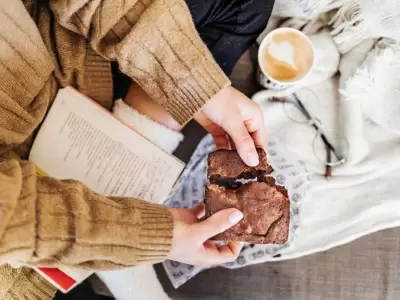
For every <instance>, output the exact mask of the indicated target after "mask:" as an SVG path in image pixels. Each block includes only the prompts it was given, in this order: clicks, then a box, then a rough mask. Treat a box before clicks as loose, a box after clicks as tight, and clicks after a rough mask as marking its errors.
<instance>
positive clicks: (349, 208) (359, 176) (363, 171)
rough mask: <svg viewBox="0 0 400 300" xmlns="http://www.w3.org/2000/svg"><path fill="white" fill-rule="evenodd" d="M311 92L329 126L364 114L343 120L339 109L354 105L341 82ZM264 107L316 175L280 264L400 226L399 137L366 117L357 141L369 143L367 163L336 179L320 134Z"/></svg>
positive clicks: (270, 123) (275, 130) (276, 108)
mask: <svg viewBox="0 0 400 300" xmlns="http://www.w3.org/2000/svg"><path fill="white" fill-rule="evenodd" d="M311 89H312V90H313V91H314V92H315V94H317V95H318V97H319V101H320V107H321V108H320V110H319V112H318V117H319V118H320V120H321V121H322V122H323V123H324V125H325V127H326V128H342V126H339V125H343V124H340V123H341V122H346V118H351V112H352V111H353V112H354V117H355V118H357V117H358V116H359V115H360V114H359V112H358V111H357V110H349V111H350V115H346V118H343V119H340V118H337V117H338V115H339V116H340V114H338V112H339V111H340V110H339V109H340V107H339V106H340V105H341V104H342V105H348V103H346V102H342V103H341V102H340V100H339V99H340V95H339V92H338V79H337V78H333V79H330V80H328V81H326V82H324V83H323V84H319V85H318V86H314V87H311ZM300 95H301V93H300ZM300 98H301V97H300ZM302 100H304V102H305V103H306V102H307V100H306V99H302ZM262 108H263V110H264V115H265V120H266V127H267V130H268V132H269V135H270V136H275V135H277V136H279V138H280V139H281V140H283V141H284V142H285V144H286V145H287V146H288V148H289V149H290V150H291V151H293V152H295V153H297V154H298V155H299V156H300V157H301V158H302V159H303V160H304V161H305V162H306V165H307V167H308V169H309V170H310V171H312V172H313V173H314V176H313V181H312V187H311V194H312V196H311V197H310V198H309V200H307V201H305V202H303V203H302V215H301V227H300V229H299V234H298V237H297V239H296V240H295V241H294V242H293V244H292V247H291V248H288V249H285V250H283V251H282V252H281V254H282V256H281V257H279V258H276V259H277V260H283V259H290V258H295V257H299V256H302V255H306V254H311V253H315V252H318V251H324V250H327V249H329V248H332V247H335V246H338V245H341V244H344V243H347V242H350V241H352V240H354V239H356V238H358V237H361V236H363V235H366V234H369V233H372V232H374V231H377V230H381V229H385V228H391V227H395V226H400V196H399V195H400V192H399V189H398V184H399V182H400V137H399V136H398V135H397V134H395V133H393V132H392V131H390V130H387V129H385V128H383V127H381V126H380V125H377V124H375V123H373V122H372V121H370V120H369V119H367V118H366V117H365V116H364V117H363V119H362V129H363V130H362V132H361V133H362V134H363V136H361V137H357V138H360V139H362V140H363V142H364V143H365V145H366V148H364V149H363V151H362V152H360V155H363V157H364V159H363V160H361V161H359V162H357V163H349V164H345V165H343V166H341V167H338V168H335V169H334V171H333V177H332V178H331V179H329V180H326V179H325V178H324V177H323V173H324V165H323V164H321V163H320V162H319V161H318V159H317V158H316V157H315V155H314V154H313V151H312V143H313V139H314V136H315V132H314V130H312V129H311V128H309V127H308V125H303V124H297V123H294V122H293V121H291V120H290V119H288V118H287V116H286V114H285V112H284V110H283V106H282V104H279V103H270V102H264V103H263V104H262ZM361 116H362V115H361ZM349 124H351V123H349ZM349 143H350V148H351V147H352V146H353V145H354V144H353V140H352V139H351V136H350V137H349ZM355 146H357V145H355Z"/></svg>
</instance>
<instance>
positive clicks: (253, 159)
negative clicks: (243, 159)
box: [247, 152, 259, 167]
mask: <svg viewBox="0 0 400 300" xmlns="http://www.w3.org/2000/svg"><path fill="white" fill-rule="evenodd" d="M258 163H259V160H258V154H257V152H250V153H249V154H247V164H248V165H249V166H252V167H255V166H257V165H258Z"/></svg>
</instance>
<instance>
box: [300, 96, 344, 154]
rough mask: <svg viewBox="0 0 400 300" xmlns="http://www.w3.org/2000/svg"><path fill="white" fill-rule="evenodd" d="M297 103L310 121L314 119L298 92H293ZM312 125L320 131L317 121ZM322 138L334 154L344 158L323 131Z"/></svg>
mask: <svg viewBox="0 0 400 300" xmlns="http://www.w3.org/2000/svg"><path fill="white" fill-rule="evenodd" d="M293 96H294V98H295V100H296V102H297V105H298V106H299V109H300V110H301V112H302V113H303V114H304V116H305V117H306V118H307V120H308V121H312V120H313V118H312V117H311V114H310V113H309V112H308V110H307V109H306V108H305V106H304V105H303V103H302V102H301V101H300V99H299V98H298V97H297V95H296V94H293ZM311 126H312V127H314V128H315V130H317V131H320V128H319V126H318V125H317V124H315V122H313V123H312V124H311ZM321 139H322V141H323V142H324V144H325V146H326V147H328V149H329V150H331V151H332V152H333V154H334V155H335V156H336V158H337V159H338V160H339V161H341V160H342V159H343V158H342V157H341V156H340V155H339V154H338V153H337V152H336V149H335V147H333V146H332V144H331V143H330V142H329V141H328V138H327V137H326V135H325V134H324V133H322V132H321Z"/></svg>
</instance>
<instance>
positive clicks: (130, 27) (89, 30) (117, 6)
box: [50, 0, 230, 124]
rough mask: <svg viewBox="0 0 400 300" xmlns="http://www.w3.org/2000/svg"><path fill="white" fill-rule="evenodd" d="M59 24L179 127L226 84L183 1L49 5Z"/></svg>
mask: <svg viewBox="0 0 400 300" xmlns="http://www.w3.org/2000/svg"><path fill="white" fill-rule="evenodd" d="M50 1H51V7H52V10H53V12H54V14H55V16H56V18H57V20H58V22H59V23H60V24H61V25H62V26H64V27H66V28H68V29H69V30H72V31H74V32H76V33H78V34H81V35H84V36H85V37H87V38H88V39H89V40H90V43H91V45H92V47H93V48H94V49H95V50H96V51H98V52H99V53H100V54H101V55H103V56H105V57H106V58H108V59H112V60H117V61H118V63H119V66H120V68H121V70H122V71H123V72H124V73H125V74H127V75H129V76H130V77H131V78H133V79H134V80H135V81H136V82H138V83H139V84H140V85H141V86H142V88H143V89H144V90H145V91H146V92H147V93H148V94H149V96H150V97H151V98H153V99H154V100H155V101H157V102H158V103H160V104H161V105H163V106H164V107H165V108H166V109H167V110H168V111H169V112H170V113H171V114H172V115H173V116H174V118H175V119H176V120H177V121H179V122H180V123H181V124H184V123H186V122H187V121H188V120H190V118H191V117H192V116H193V115H194V113H195V112H196V111H197V110H198V109H199V108H200V107H201V106H202V105H203V104H204V103H205V102H206V101H207V100H208V99H210V98H211V97H212V96H214V95H215V94H216V93H217V92H219V91H220V90H221V89H222V88H224V87H226V86H228V85H229V84H230V81H229V79H228V78H227V77H226V76H225V74H224V73H223V72H222V70H221V69H220V68H219V66H218V65H217V64H216V62H215V61H214V59H213V57H212V55H211V53H210V52H209V51H208V49H207V47H206V46H205V45H204V43H203V42H202V41H201V39H200V37H199V35H198V33H197V31H196V29H195V27H194V25H193V22H192V19H191V15H190V12H189V10H188V8H187V6H186V4H185V2H184V0H136V1H125V0H103V1H97V0H50Z"/></svg>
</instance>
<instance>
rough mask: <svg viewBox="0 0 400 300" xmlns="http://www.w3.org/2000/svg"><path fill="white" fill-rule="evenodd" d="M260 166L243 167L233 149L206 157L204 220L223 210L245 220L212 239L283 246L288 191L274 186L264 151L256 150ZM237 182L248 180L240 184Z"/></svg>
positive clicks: (286, 228)
mask: <svg viewBox="0 0 400 300" xmlns="http://www.w3.org/2000/svg"><path fill="white" fill-rule="evenodd" d="M257 152H258V155H259V158H260V163H259V165H258V166H256V167H249V166H247V165H245V164H244V163H243V162H242V160H241V158H240V156H239V154H238V153H237V152H236V151H234V150H217V151H215V152H213V153H210V155H209V158H208V163H209V166H208V180H209V184H208V185H207V187H206V197H205V205H206V218H208V217H210V216H212V215H213V214H214V213H216V212H218V211H220V210H223V209H226V208H232V207H234V208H237V209H239V210H240V211H242V212H243V214H244V218H243V220H241V221H240V222H239V223H238V224H236V225H235V226H233V227H232V228H230V229H228V230H227V231H225V232H223V233H221V234H219V235H217V236H215V237H214V239H215V240H225V241H230V240H232V241H243V242H248V243H253V244H283V243H285V242H286V241H287V240H288V236H289V220H290V202H289V197H288V194H287V190H286V189H285V188H284V187H282V186H279V185H276V183H275V179H274V178H273V177H271V176H270V175H269V174H271V173H272V171H273V169H272V167H271V166H270V165H269V164H268V162H267V155H266V153H265V151H264V150H263V149H257ZM240 179H251V181H249V182H246V181H245V182H243V180H240Z"/></svg>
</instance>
